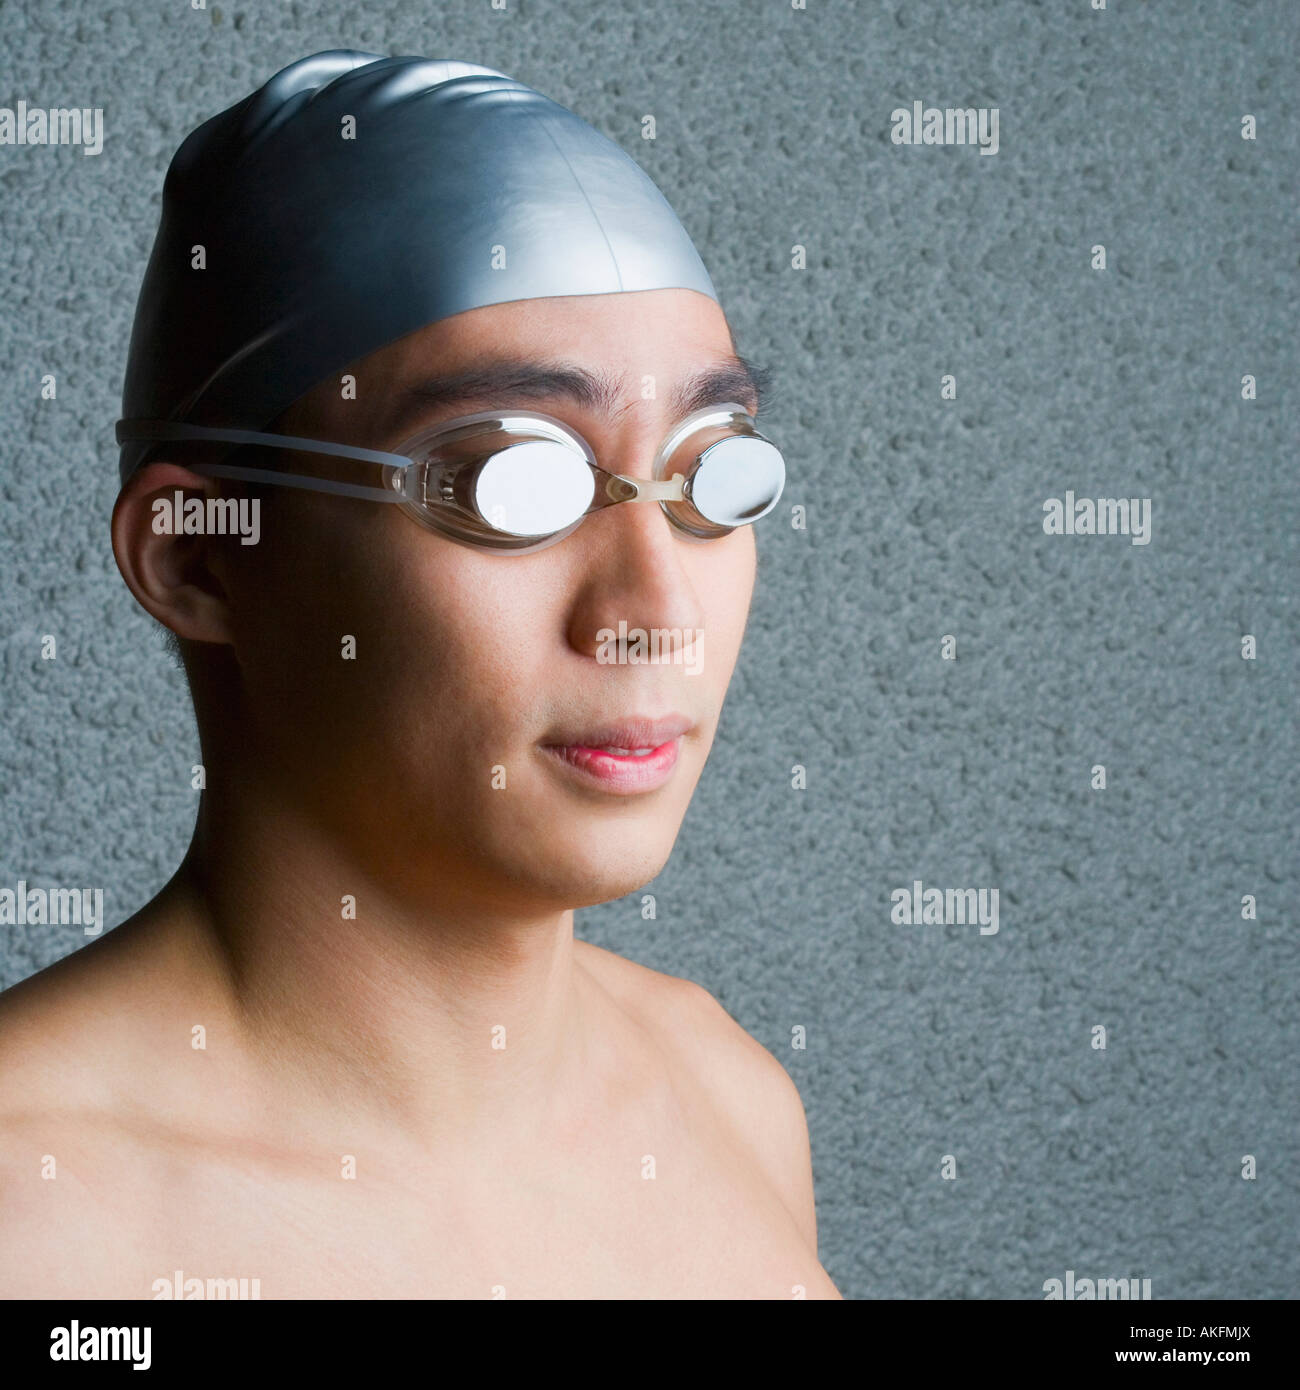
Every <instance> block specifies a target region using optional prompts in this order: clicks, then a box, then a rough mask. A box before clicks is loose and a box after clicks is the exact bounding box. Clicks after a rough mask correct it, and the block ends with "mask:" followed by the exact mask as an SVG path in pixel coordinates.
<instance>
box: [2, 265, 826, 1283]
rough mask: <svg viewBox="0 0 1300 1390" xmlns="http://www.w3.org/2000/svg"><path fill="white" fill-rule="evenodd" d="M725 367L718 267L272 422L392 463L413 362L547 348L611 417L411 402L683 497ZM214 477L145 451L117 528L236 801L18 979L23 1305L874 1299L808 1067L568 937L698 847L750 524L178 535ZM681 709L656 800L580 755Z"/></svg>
mask: <svg viewBox="0 0 1300 1390" xmlns="http://www.w3.org/2000/svg"><path fill="white" fill-rule="evenodd" d="M732 352H733V347H732V344H731V337H730V332H729V330H728V328H727V325H726V321H725V318H724V317H723V315H722V313H721V310H720V309H719V308H718V306H717V305H716V304H714V303H713V301H711V300H709V299H707V298H705V297H704V296H701V295H697V294H694V293H692V292H690V291H686V290H659V291H651V292H645V293H638V294H621V295H599V296H577V297H573V298H566V299H549V300H541V301H522V302H518V303H512V304H505V305H495V306H490V307H487V308H483V309H476V310H472V311H470V312H468V313H465V314H461V315H458V316H456V317H454V318H452V319H447V320H444V321H443V322H441V323H439V324H435V325H433V326H432V327H430V328H429V329H425V330H422V331H421V332H420V333H416V334H412V335H410V336H409V337H408V338H405V339H402V340H401V341H400V342H399V343H397V344H393V345H392V346H390V347H389V348H386V349H383V350H382V351H381V352H378V353H374V354H371V356H370V357H368V358H366V359H364V360H363V361H362V362H361V363H360V364H357V365H356V366H355V367H354V368H353V371H354V373H355V374H356V376H357V380H358V386H359V390H358V393H357V399H355V400H343V399H341V398H340V397H339V392H338V386H337V383H335V382H329V383H324V384H323V386H322V388H320V389H318V390H317V391H314V392H312V393H309V395H308V396H306V397H304V398H302V400H300V401H299V402H298V403H296V405H295V406H294V407H293V409H291V410H290V411H289V412H287V414H286V416H285V417H283V418H282V419H281V420H280V421H279V422H277V425H276V428H277V429H278V430H279V431H280V432H283V433H295V434H301V435H307V436H310V437H314V438H318V439H334V440H339V441H341V442H351V443H357V444H361V445H365V446H369V447H372V448H379V449H392V448H395V447H396V446H398V445H399V444H400V443H401V442H402V441H403V440H404V439H405V438H407V437H409V435H410V434H411V433H412V432H413V430H412V429H411V428H410V422H409V421H408V422H406V423H399V422H398V421H397V420H396V418H395V414H394V411H395V407H396V404H397V402H398V400H399V396H400V388H401V386H402V385H403V383H405V382H409V381H412V380H415V379H417V378H419V377H422V376H426V375H429V374H431V373H434V372H445V371H447V370H452V369H459V368H463V367H464V366H465V365H466V364H467V363H474V364H481V363H483V362H485V361H487V360H488V359H491V358H496V357H501V356H509V357H517V358H521V359H528V360H538V359H540V358H544V359H546V360H547V361H564V362H567V363H574V364H581V365H584V366H586V367H587V368H589V369H590V370H599V371H601V372H602V373H606V374H613V376H614V377H615V378H616V379H617V380H618V381H619V383H620V384H619V390H618V395H617V400H616V401H614V402H613V403H612V405H611V403H606V404H607V405H611V408H608V409H605V408H602V407H597V406H594V405H590V404H587V405H584V404H581V403H579V402H575V401H573V400H571V399H567V398H559V397H556V398H554V399H550V400H538V399H535V398H530V399H529V400H527V401H523V400H519V401H516V400H493V401H485V402H483V403H482V404H478V405H468V406H466V405H460V406H456V407H451V408H435V409H431V410H427V411H426V412H425V413H424V414H423V415H422V416H421V417H420V418H419V420H418V422H417V423H418V425H420V426H423V425H426V424H431V423H434V422H436V421H437V420H439V419H440V418H453V417H455V416H457V415H461V414H466V413H469V411H470V410H474V409H485V408H488V407H490V406H497V405H518V406H520V407H524V406H531V407H532V408H534V409H537V410H542V411H544V412H545V413H547V414H549V415H553V416H556V417H558V418H560V419H563V420H564V421H565V422H566V423H568V424H570V425H572V426H573V427H574V428H576V429H577V430H579V431H580V432H581V433H582V434H583V435H584V437H585V438H586V439H587V440H588V441H589V442H590V443H591V444H592V446H593V448H594V449H595V451H596V455H597V457H598V459H599V460H600V462H601V463H602V464H603V465H604V466H605V467H607V468H611V469H613V470H615V471H618V472H621V473H624V474H629V475H633V476H639V477H648V476H649V472H650V469H649V464H650V459H651V458H652V457H653V454H654V451H655V449H656V447H657V445H658V444H659V442H660V440H661V439H662V438H663V437H664V436H665V435H666V434H667V433H668V430H669V428H670V426H671V425H672V424H673V423H674V421H675V418H676V417H675V416H674V414H673V411H672V409H671V406H670V401H669V398H670V393H671V389H672V387H673V386H674V385H675V384H677V383H679V382H681V381H684V380H685V379H686V378H687V377H689V376H690V375H691V374H692V373H694V372H696V371H698V370H700V369H702V368H705V367H708V366H710V365H712V364H714V363H716V362H718V361H721V360H723V359H725V358H727V357H728V356H729V355H730V354H731V353H732ZM647 376H652V377H653V378H654V379H655V383H656V391H655V394H654V397H653V398H652V399H644V398H643V394H644V393H643V383H644V380H645V378H646V377H647ZM732 398H735V397H732ZM177 486H180V487H185V488H187V489H192V490H196V491H207V492H212V491H214V490H215V489H216V488H217V486H218V485H217V484H216V483H214V482H213V481H212V480H209V479H204V478H201V477H199V476H198V475H196V474H193V473H191V472H189V471H188V470H186V469H185V468H183V467H182V466H180V465H179V464H175V463H156V464H152V465H150V466H149V467H148V468H146V469H143V470H141V473H140V474H138V475H137V476H136V478H135V479H133V480H132V483H131V484H130V485H129V486H128V488H127V489H126V490H125V492H124V495H123V497H122V499H120V501H119V504H118V508H117V510H116V512H115V515H114V548H115V552H116V554H117V557H118V563H119V566H120V568H121V569H122V571H123V575H124V577H125V578H126V580H127V583H128V584H129V585H130V587H131V589H132V591H133V593H134V594H135V596H136V597H137V599H138V600H139V601H140V602H141V604H142V605H143V606H144V607H145V608H146V609H147V610H148V611H149V612H150V613H151V614H153V616H154V617H156V618H158V619H159V621H161V622H163V623H164V624H165V625H166V626H168V627H169V628H171V629H172V630H173V631H174V632H176V633H178V634H179V635H180V636H181V638H182V639H184V642H185V655H186V661H187V668H188V670H189V674H190V679H191V684H192V686H193V689H194V695H195V704H196V711H197V714H198V719H199V725H200V731H201V738H202V748H203V763H204V767H205V769H206V773H207V785H206V789H205V791H204V792H203V796H202V800H201V804H200V811H199V817H198V823H197V826H196V830H195V836H194V841H193V844H192V846H191V849H190V853H189V855H188V857H187V858H186V861H185V863H184V864H183V865H182V866H181V869H180V870H179V871H178V873H177V875H176V876H175V878H173V880H172V881H171V882H170V883H169V884H168V885H167V886H166V887H165V888H164V889H163V891H162V892H161V893H160V894H159V895H158V897H156V898H155V899H154V900H153V901H152V902H151V903H150V904H148V906H146V907H145V908H144V909H143V910H142V911H141V912H139V913H138V914H137V915H136V916H135V917H133V918H131V919H130V920H129V921H127V922H126V923H124V924H123V925H122V926H121V927H119V928H117V929H116V930H114V931H113V932H111V933H109V934H108V935H107V936H106V937H104V938H103V939H102V940H100V941H96V942H94V943H93V944H91V945H89V946H87V947H85V948H84V949H83V950H81V951H79V952H77V953H76V954H75V955H73V956H72V957H69V958H68V959H66V960H64V961H61V962H59V963H58V964H57V965H55V966H53V967H51V968H50V969H49V970H47V971H44V972H42V973H41V974H40V975H38V976H36V977H34V978H33V979H31V980H28V981H25V982H24V983H23V984H21V985H19V986H17V987H16V988H14V989H12V990H10V991H8V992H7V993H5V994H4V995H0V1296H3V1297H15V1296H18V1297H33V1296H49V1297H72V1296H92V1297H97V1296H116V1297H127V1298H131V1297H140V1298H149V1297H152V1296H153V1294H154V1281H156V1280H159V1279H165V1280H167V1281H169V1282H170V1280H171V1279H172V1277H173V1275H174V1273H175V1271H177V1270H181V1271H183V1272H184V1274H185V1276H187V1277H197V1278H226V1277H235V1278H238V1277H244V1278H249V1279H252V1278H256V1279H258V1280H260V1292H261V1296H262V1297H263V1298H277V1297H308V1298H348V1297H354V1298H388V1297H434V1298H492V1297H508V1298H547V1297H550V1298H555V1297H558V1298H597V1299H600V1298H655V1297H664V1298H782V1299H784V1298H793V1297H809V1298H814V1297H826V1298H836V1297H838V1296H839V1295H838V1293H837V1291H836V1290H835V1288H834V1285H833V1284H832V1283H831V1281H830V1279H829V1278H828V1277H827V1276H826V1274H825V1272H824V1271H823V1270H822V1268H821V1266H820V1264H819V1263H818V1259H817V1236H816V1218H815V1211H814V1204H813V1187H812V1172H811V1163H810V1155H809V1147H808V1135H807V1127H806V1123H805V1120H804V1114H803V1107H802V1104H801V1102H800V1099H799V1095H798V1091H797V1089H796V1088H795V1086H794V1084H793V1083H792V1082H791V1080H790V1079H789V1077H788V1076H787V1074H786V1072H785V1070H784V1068H783V1067H782V1066H781V1065H780V1064H779V1063H778V1062H777V1061H776V1060H775V1058H773V1057H772V1056H771V1054H769V1053H768V1052H767V1051H766V1050H765V1049H764V1048H763V1047H761V1046H760V1045H759V1044H758V1043H757V1042H755V1041H754V1040H753V1039H752V1038H750V1037H749V1035H748V1034H747V1033H745V1031H744V1030H743V1029H742V1028H740V1027H739V1026H738V1025H737V1024H736V1023H734V1022H733V1021H732V1020H731V1019H730V1018H729V1017H728V1015H727V1014H726V1012H725V1011H724V1010H723V1009H722V1008H721V1007H720V1006H719V1005H718V1004H717V1003H716V1002H715V1001H714V1000H713V999H712V998H711V997H710V996H709V994H708V993H707V992H706V991H704V990H703V989H701V988H700V987H698V986H696V985H693V984H691V983H689V982H686V981H683V980H679V979H675V978H673V977H671V976H667V975H661V974H658V973H656V972H654V971H650V970H647V969H645V968H643V967H641V966H638V965H635V964H633V963H632V962H630V961H627V960H624V959H622V958H620V957H618V956H616V955H613V954H611V953H609V952H607V951H602V950H599V949H597V948H595V947H593V946H591V945H588V944H586V943H583V942H580V941H577V940H576V939H575V938H574V935H573V909H574V908H575V907H581V906H585V905H589V904H592V903H599V902H606V901H611V900H613V899H616V898H618V897H621V896H623V895H625V894H627V893H630V892H633V891H634V890H635V889H637V888H639V887H641V886H642V885H644V884H645V883H646V882H648V881H649V880H650V879H651V878H653V877H654V875H655V874H656V873H658V871H659V870H660V868H661V867H662V866H663V864H664V863H665V862H666V861H667V858H668V855H669V853H670V852H671V849H672V845H673V842H674V841H675V839H676V836H677V833H678V831H679V829H680V826H681V821H682V817H683V815H684V814H685V811H686V807H687V805H688V804H689V800H690V797H691V794H692V793H693V791H694V788H695V785H696V782H697V781H698V778H699V775H700V773H701V771H702V768H703V765H704V761H705V759H706V758H707V756H708V753H709V750H710V747H711V745H712V742H713V738H714V734H715V731H716V727H717V722H718V718H719V715H720V713H721V709H722V703H723V699H724V697H725V693H726V688H727V686H728V684H729V682H730V678H731V673H732V670H733V668H734V664H735V660H736V656H737V653H738V651H739V646H740V641H741V638H742V636H743V632H744V626H745V622H746V619H747V615H748V610H749V603H750V599H751V596H752V590H753V582H754V574H755V550H754V538H753V535H752V532H751V531H750V529H748V528H741V529H740V530H738V531H736V532H733V533H732V534H731V535H729V536H727V537H725V538H723V539H720V540H714V541H709V542H699V541H694V540H692V539H690V538H685V537H683V536H682V535H681V533H679V532H676V531H675V530H674V529H673V528H672V527H671V526H670V525H669V524H668V522H667V520H666V518H665V517H664V516H663V514H662V512H661V511H660V509H659V508H658V507H657V506H655V505H651V504H646V505H642V504H634V505H627V506H620V507H613V508H610V509H608V510H607V511H604V512H600V513H597V514H595V515H594V516H592V517H589V518H588V519H587V521H586V522H584V524H583V526H582V527H580V528H579V529H578V530H577V531H576V532H574V534H573V535H571V536H569V537H567V538H565V540H563V541H562V542H560V543H559V544H557V545H555V546H552V547H550V548H548V549H546V550H542V551H539V552H537V553H536V554H533V555H524V556H501V555H493V554H483V553H479V552H476V551H472V550H469V549H467V548H465V547H462V546H458V545H455V544H453V543H451V542H450V541H447V540H445V539H444V538H442V537H440V536H436V535H434V534H431V533H429V532H427V531H425V530H423V529H422V528H421V527H419V526H418V525H416V524H415V523H413V522H412V521H411V520H410V519H409V518H407V517H405V516H403V515H402V514H401V513H400V512H399V511H398V509H397V508H395V507H385V506H381V505H377V504H373V503H366V502H356V501H350V500H343V499H338V498H335V497H326V496H321V495H318V494H312V493H306V492H298V491H293V490H289V489H277V490H275V492H276V495H275V497H274V498H273V499H272V500H271V501H268V503H267V504H266V505H265V506H264V509H263V534H264V540H263V543H262V544H261V545H259V546H253V547H242V548H241V547H240V546H239V545H238V544H237V542H234V541H233V540H232V538H216V537H172V536H159V535H157V534H155V533H154V532H153V530H152V527H151V526H150V524H149V518H150V516H151V513H150V510H149V503H150V501H151V499H152V498H154V497H156V496H158V495H160V494H161V495H165V496H170V493H171V490H172V489H173V488H175V487H177ZM620 619H623V620H626V621H627V623H628V624H629V626H637V625H639V626H643V627H647V628H648V627H660V628H684V629H693V630H694V629H700V630H703V631H704V632H705V633H706V640H707V641H708V643H709V646H708V649H707V656H706V659H705V661H704V663H703V669H702V671H701V673H700V674H699V675H698V676H696V677H690V676H688V675H687V674H686V671H685V667H684V666H683V665H682V664H661V665H654V666H645V665H640V666H638V665H622V666H609V665H603V664H599V663H598V662H597V661H596V659H595V649H596V641H597V639H596V636H595V634H596V632H597V631H598V630H599V629H601V628H605V627H614V628H617V626H618V622H619V620H620ZM344 636H351V637H354V638H355V640H356V649H357V656H356V659H355V660H348V661H345V660H342V659H340V655H339V653H340V643H341V641H342V639H343V638H344ZM670 712H675V713H679V714H683V715H685V716H686V717H687V718H688V719H689V720H690V723H691V727H690V729H689V731H688V732H687V733H686V734H685V735H684V736H683V737H682V740H681V752H680V757H679V760H678V763H677V766H676V768H675V769H674V771H673V774H672V776H671V777H670V778H669V780H668V781H667V782H666V783H665V784H664V785H663V786H661V787H659V788H658V789H656V790H653V791H649V792H643V793H638V794H635V795H613V794H611V793H607V792H604V791H601V790H593V789H592V788H591V787H590V786H588V785H586V784H583V783H581V782H580V781H579V780H578V779H577V778H576V777H575V776H574V775H573V774H572V773H571V770H570V769H568V768H566V767H565V766H563V765H562V764H560V763H558V762H557V761H556V759H555V758H554V756H553V755H552V754H551V753H549V752H547V751H546V749H545V747H544V746H543V745H544V744H545V743H546V741H547V740H548V738H551V737H553V736H554V735H555V734H556V733H557V731H559V732H564V733H569V734H571V733H572V732H573V731H574V730H575V729H581V728H583V727H589V725H590V721H592V720H603V719H607V718H609V717H631V716H635V715H645V716H650V717H657V716H661V715H664V714H667V713H670ZM584 721H587V723H586V725H584ZM495 767H504V768H505V769H506V771H507V773H508V785H507V787H506V788H499V789H495V790H494V789H493V786H492V781H493V778H492V769H493V768H495ZM351 900H355V903H356V912H355V916H352V915H350V914H348V913H347V912H346V909H345V908H344V907H343V906H341V905H343V904H345V902H347V901H351ZM196 1030H200V1031H197V1032H196ZM200 1044H201V1045H200ZM51 1173H53V1174H54V1176H50V1174H51Z"/></svg>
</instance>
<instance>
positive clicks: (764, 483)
mask: <svg viewBox="0 0 1300 1390" xmlns="http://www.w3.org/2000/svg"><path fill="white" fill-rule="evenodd" d="M784 487H785V460H784V459H783V458H782V457H781V451H780V450H779V449H778V448H777V447H776V446H775V445H774V444H769V443H768V442H767V441H766V440H765V439H751V438H746V437H744V436H736V437H733V438H730V439H720V440H719V441H718V442H717V443H716V444H711V445H709V447H708V448H707V449H705V450H704V452H703V453H702V454H701V455H700V462H699V466H698V467H697V468H696V470H695V473H694V475H693V477H692V478H691V482H690V498H691V504H692V505H693V506H694V508H695V510H696V511H697V512H699V513H700V515H701V516H702V517H704V519H705V520H706V521H710V522H712V523H713V524H714V525H715V526H729V527H730V526H746V525H748V524H749V523H750V522H753V521H757V520H758V519H759V517H761V516H766V515H767V513H768V512H770V511H771V510H772V508H773V507H775V506H776V504H777V502H779V501H780V499H781V492H782V490H783V489H784Z"/></svg>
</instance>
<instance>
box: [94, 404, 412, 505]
mask: <svg viewBox="0 0 1300 1390" xmlns="http://www.w3.org/2000/svg"><path fill="white" fill-rule="evenodd" d="M113 432H114V434H115V435H116V436H117V442H118V443H119V444H125V443H126V442H127V441H128V440H139V441H141V442H155V443H162V442H166V441H169V440H182V439H194V440H212V441H214V442H215V443H218V444H266V445H269V446H270V447H271V448H273V449H289V450H292V451H294V452H296V453H304V454H328V455H330V457H332V458H341V459H356V460H358V461H359V462H361V463H382V464H387V465H388V466H389V467H390V468H408V467H409V466H410V463H411V460H410V459H409V458H407V457H406V455H404V454H386V453H384V452H383V451H382V450H380V449H363V448H361V447H360V446H358V445H354V444H333V443H330V442H329V441H327V440H324V439H300V438H298V437H297V436H295V435H291V434H264V433H261V432H259V431H258V430H228V429H220V428H215V427H212V426H209V425H187V424H181V423H179V422H177V421H175V420H119V421H118V422H117V425H116V426H115V428H114V431H113ZM232 476H233V475H232ZM268 476H269V475H268ZM278 476H280V477H285V476H288V477H292V476H294V475H293V474H287V475H286V474H280V475H278ZM341 486H346V484H343V485H341ZM322 490H323V491H334V489H332V488H329V489H322ZM371 490H373V489H371Z"/></svg>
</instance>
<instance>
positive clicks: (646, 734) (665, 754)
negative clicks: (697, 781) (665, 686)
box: [541, 714, 693, 794]
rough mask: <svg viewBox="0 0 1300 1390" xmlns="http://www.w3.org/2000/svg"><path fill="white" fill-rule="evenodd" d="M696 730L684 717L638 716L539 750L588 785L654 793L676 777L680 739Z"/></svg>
mask: <svg viewBox="0 0 1300 1390" xmlns="http://www.w3.org/2000/svg"><path fill="white" fill-rule="evenodd" d="M692 727H693V725H692V723H691V721H690V720H689V719H687V718H686V717H685V716H684V715H678V714H672V715H666V716H664V717H662V718H659V719H648V718H639V717H638V718H634V719H626V720H620V721H619V722H617V723H611V724H602V725H596V726H593V727H589V728H587V729H584V730H581V731H578V730H575V731H574V732H572V733H568V732H566V733H564V734H561V735H560V736H558V737H556V738H552V739H548V740H547V741H546V742H545V743H543V744H542V745H541V746H542V750H543V752H545V753H546V754H548V755H550V756H551V757H552V758H554V759H556V760H557V761H558V762H559V763H561V764H562V765H563V766H564V767H565V769H566V770H567V771H568V772H569V773H571V774H572V775H574V776H576V777H577V778H579V779H580V780H582V781H584V782H586V783H587V784H588V785H589V786H598V787H600V788H601V789H602V790H604V791H611V792H617V793H624V794H626V793H632V792H644V791H653V790H654V789H655V788H656V787H660V786H662V785H663V784H664V783H665V782H666V781H667V780H668V778H669V776H670V775H671V774H672V771H673V768H674V767H675V766H676V765H677V756H678V752H679V747H680V739H681V736H682V735H683V734H685V733H687V732H688V731H689V730H690V729H691V728H692Z"/></svg>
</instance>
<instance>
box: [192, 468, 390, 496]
mask: <svg viewBox="0 0 1300 1390" xmlns="http://www.w3.org/2000/svg"><path fill="white" fill-rule="evenodd" d="M190 472H191V473H202V474H203V475H204V476H205V477H212V478H239V479H241V480H242V481H244V482H246V483H278V484H279V485H280V486H281V487H297V488H303V489H305V490H306V491H308V492H332V493H333V494H334V495H335V496H336V497H362V498H366V499H368V500H369V501H372V502H400V501H401V500H402V498H403V494H402V493H401V492H397V491H396V490H393V491H390V490H389V489H387V488H382V487H366V486H365V485H364V484H361V483H336V482H334V480H333V479H331V478H305V477H303V475H302V474H301V473H277V472H275V471H274V470H273V469H270V468H238V467H236V466H235V465H234V464H229V463H201V464H197V465H195V466H193V467H191V468H190Z"/></svg>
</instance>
